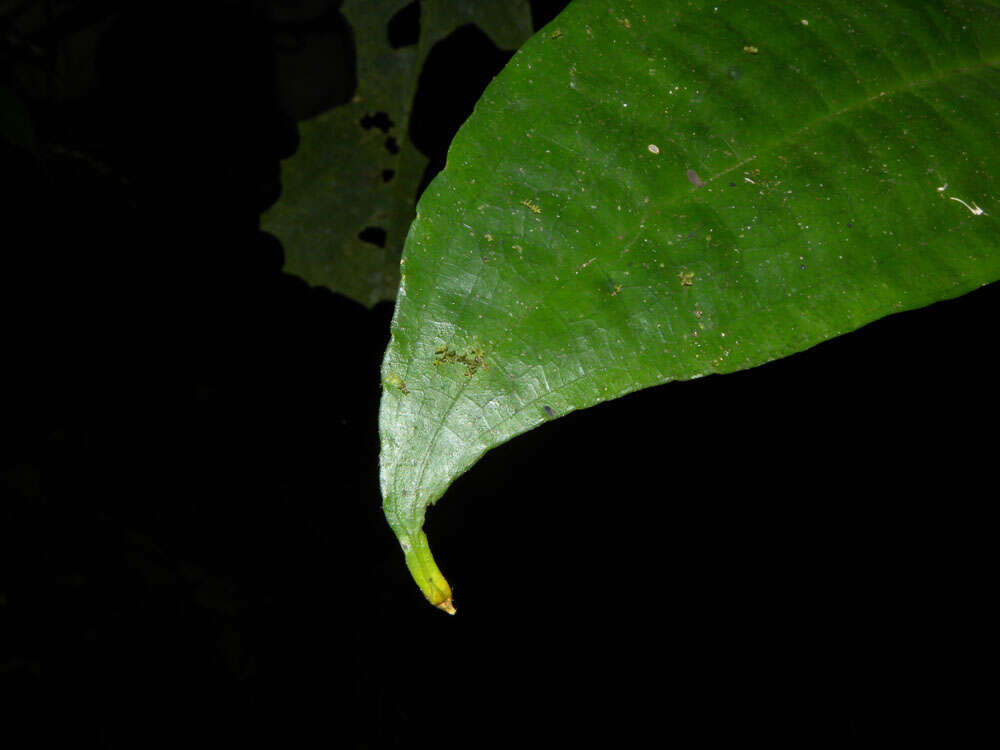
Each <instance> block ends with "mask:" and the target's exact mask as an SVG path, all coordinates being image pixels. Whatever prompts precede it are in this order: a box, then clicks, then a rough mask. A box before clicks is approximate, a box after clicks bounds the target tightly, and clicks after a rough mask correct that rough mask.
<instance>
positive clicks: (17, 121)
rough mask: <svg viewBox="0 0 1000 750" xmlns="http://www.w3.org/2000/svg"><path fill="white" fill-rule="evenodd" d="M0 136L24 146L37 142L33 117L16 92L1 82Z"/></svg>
mask: <svg viewBox="0 0 1000 750" xmlns="http://www.w3.org/2000/svg"><path fill="white" fill-rule="evenodd" d="M0 138H3V139H4V140H6V141H8V142H10V143H12V144H14V145H16V146H21V147H23V148H31V147H32V146H34V144H35V130H34V128H33V127H32V124H31V117H30V116H29V115H28V110H27V108H26V107H25V106H24V103H23V102H21V100H20V99H18V98H17V96H15V95H14V92H13V91H11V90H10V89H9V88H7V87H6V86H4V85H2V84H0Z"/></svg>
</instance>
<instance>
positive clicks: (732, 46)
mask: <svg viewBox="0 0 1000 750" xmlns="http://www.w3.org/2000/svg"><path fill="white" fill-rule="evenodd" d="M998 144H1000V11H998V10H997V8H996V7H994V6H992V5H988V4H984V3H978V2H959V1H957V0H955V1H947V0H940V1H937V2H920V3H915V2H905V1H903V0H888V1H886V2H880V3H878V4H875V3H856V2H848V1H847V0H843V1H834V2H831V1H826V2H818V1H808V2H806V1H800V2H786V1H784V0H782V1H781V2H777V1H773V0H733V1H731V2H726V1H725V0H711V2H708V1H702V0H692V1H691V2H683V3H682V2H663V1H662V0H631V1H629V0H614V1H610V2H609V1H608V0H577V2H575V3H573V4H572V5H571V6H569V8H568V9H567V10H566V11H565V12H564V13H563V14H562V15H561V16H560V17H558V18H557V19H556V20H555V21H554V22H553V23H552V24H550V25H549V26H548V27H547V28H545V29H544V30H542V31H541V32H540V33H538V34H537V35H536V36H535V37H534V38H532V39H531V40H530V41H529V42H528V43H527V44H526V45H525V46H524V48H523V49H522V50H521V51H520V52H519V53H518V54H517V55H516V56H515V57H514V58H513V59H512V60H511V62H510V64H509V65H508V66H507V68H506V69H505V70H504V71H503V73H502V74H501V75H500V76H499V77H498V78H497V79H496V80H495V81H494V82H493V84H491V86H490V87H489V88H488V90H487V91H486V93H485V94H484V96H483V98H482V100H481V101H480V103H479V105H478V107H477V110H476V113H475V114H474V115H473V117H472V118H471V119H470V120H469V121H468V122H467V123H466V125H465V126H464V127H463V129H462V130H461V131H460V132H459V134H458V136H457V137H456V138H455V140H454V142H453V144H452V147H451V150H450V152H449V157H448V167H447V169H446V170H445V171H444V172H443V173H442V174H441V175H439V177H438V178H437V179H436V180H435V181H434V182H433V183H432V184H431V186H430V187H429V188H428V190H427V192H426V194H425V196H424V197H423V198H422V200H421V202H420V205H419V206H418V209H417V219H416V221H415V222H414V224H413V226H412V228H411V230H410V235H409V237H408V239H407V244H406V248H405V252H404V255H403V278H402V283H401V285H400V289H399V298H398V305H397V309H396V315H395V319H394V321H393V325H392V339H391V342H390V344H389V348H388V351H387V352H386V356H385V361H384V366H383V378H384V381H385V382H386V383H387V384H389V383H392V382H393V379H399V380H400V381H405V383H406V392H405V393H404V392H403V391H401V390H400V389H399V388H393V387H386V388H385V389H384V391H383V396H382V406H381V416H380V429H381V439H382V457H381V482H382V492H383V497H384V507H385V513H386V516H387V518H388V520H389V523H390V524H391V525H392V528H393V529H394V531H395V532H396V534H397V535H398V537H399V539H400V541H401V543H402V546H403V549H404V551H405V552H406V556H407V562H408V564H409V565H410V569H411V571H412V572H413V573H414V577H415V578H416V580H417V583H418V584H419V585H420V586H421V588H422V590H423V591H424V593H425V594H426V595H427V596H428V598H429V599H430V600H431V601H432V602H433V603H435V604H442V605H448V606H449V607H450V598H449V597H450V592H449V590H448V586H447V583H446V582H445V581H444V579H443V578H442V577H441V576H440V573H439V572H438V570H437V568H436V566H435V565H434V562H433V559H432V558H431V557H430V553H429V552H428V551H427V542H426V538H425V536H424V534H423V531H422V530H421V529H422V525H423V521H424V513H425V510H426V508H427V506H428V505H429V504H431V503H433V502H435V501H436V500H437V498H438V497H440V496H441V494H442V493H443V492H444V491H445V489H446V488H447V487H448V486H449V484H450V483H451V482H452V481H453V480H454V479H455V478H456V477H457V476H458V475H460V474H461V473H462V472H464V471H466V470H467V469H468V468H469V467H470V466H472V465H473V464H474V463H475V462H476V461H477V460H478V459H479V458H480V457H481V456H482V455H483V453H484V452H485V451H487V450H489V449H490V448H492V447H494V446H496V445H498V444H500V443H503V442H504V441H507V440H509V439H510V438H512V437H513V436H515V435H518V434H520V433H522V432H525V431H527V430H530V429H532V428H534V427H537V426H538V425H540V424H542V423H543V422H545V421H547V420H549V419H552V418H553V417H559V416H562V415H564V414H566V413H568V412H571V411H573V410H576V409H582V408H585V407H588V406H593V405H594V404H597V403H600V402H602V401H607V400H609V399H613V398H617V397H619V396H622V395H624V394H626V393H629V392H631V391H635V390H637V389H640V388H646V387H649V386H652V385H657V384H660V383H666V382H669V381H671V380H677V379H684V378H696V377H700V376H702V375H708V374H711V373H726V372H733V371H735V370H741V369H744V368H748V367H753V366H755V365H759V364H762V363H764V362H768V361H770V360H774V359H776V358H779V357H784V356H786V355H789V354H792V353H793V352H798V351H801V350H803V349H806V348H808V347H811V346H813V345H814V344H817V343H818V342H821V341H823V340H825V339H829V338H831V337H833V336H837V335H839V334H842V333H845V332H847V331H851V330H854V329H856V328H858V327H860V326H863V325H865V324H866V323H868V322H870V321H872V320H875V319H877V318H879V317H882V316H885V315H888V314H890V313H894V312H898V311H902V310H907V309H910V308H914V307H918V306H922V305H926V304H929V303H931V302H934V301H935V300H940V299H945V298H949V297H954V296H957V295H960V294H962V293H964V292H967V291H969V290H971V289H974V288H976V287H978V286H981V285H983V284H986V283H988V282H991V281H993V280H995V279H997V278H998V277H1000V240H998V238H1000V227H998V221H997V217H998V216H1000V186H998V183H997V176H998V175H1000V145H998ZM442 351H445V352H455V353H456V360H457V358H458V355H459V354H464V355H465V357H466V359H467V360H468V359H470V358H471V359H472V360H473V361H475V362H477V367H476V368H475V370H474V371H472V368H466V367H463V366H462V365H461V363H459V362H457V361H456V362H454V363H451V362H441V361H440V352H442ZM567 500H568V499H567ZM512 596H516V593H515V592H512Z"/></svg>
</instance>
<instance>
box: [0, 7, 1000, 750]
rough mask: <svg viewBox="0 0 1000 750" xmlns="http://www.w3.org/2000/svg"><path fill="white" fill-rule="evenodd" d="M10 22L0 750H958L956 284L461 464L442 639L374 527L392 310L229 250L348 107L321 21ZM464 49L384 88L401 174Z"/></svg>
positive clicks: (980, 544)
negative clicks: (311, 127) (394, 108)
mask: <svg viewBox="0 0 1000 750" xmlns="http://www.w3.org/2000/svg"><path fill="white" fill-rule="evenodd" d="M564 4H565V3H564V2H557V1H553V2H543V1H541V0H539V1H537V2H533V3H532V7H533V12H534V17H535V21H536V26H541V25H542V24H543V23H545V22H547V21H548V20H549V19H551V18H552V17H553V16H554V14H555V13H556V12H558V10H559V9H560V8H561V7H562V6H563V5H564ZM11 5H12V4H10V3H8V4H6V6H4V7H5V9H6V8H7V7H9V6H11ZM43 5H45V6H46V7H47V8H48V10H49V11H50V17H49V21H48V22H47V23H45V24H42V25H41V26H39V27H37V28H36V29H35V30H34V31H32V33H31V34H29V35H26V36H20V37H18V36H16V35H15V36H11V34H10V32H11V30H12V29H13V28H14V27H13V26H11V18H13V16H0V30H2V31H4V33H5V35H6V37H5V39H6V41H5V42H4V45H5V46H3V47H0V49H2V50H3V52H4V60H3V65H4V67H3V76H4V78H3V79H2V80H0V82H2V83H6V84H8V85H9V86H11V87H12V88H13V89H14V90H15V91H17V93H18V94H19V95H20V96H21V97H22V98H23V99H24V100H25V102H26V103H27V104H28V107H29V110H30V113H31V116H32V120H33V123H34V127H35V129H36V131H37V141H36V145H35V147H34V148H33V149H24V148H20V147H14V146H11V145H9V144H7V143H3V145H2V146H0V148H2V162H0V164H2V181H3V183H4V187H5V188H6V189H7V190H11V191H12V192H11V193H8V196H9V197H8V198H7V199H5V201H4V202H3V204H2V208H0V212H2V216H3V217H4V221H3V230H2V231H3V234H2V235H0V248H2V261H3V265H2V267H0V306H2V307H0V314H2V317H0V333H2V335H3V341H2V354H0V357H2V359H0V362H2V369H3V372H4V373H5V374H7V375H8V376H12V377H9V379H8V382H7V385H6V386H4V388H3V391H2V394H3V395H2V401H0V406H2V425H3V430H2V443H0V449H2V450H0V469H2V471H0V491H2V492H3V494H4V498H3V502H2V505H0V685H2V691H3V692H2V694H0V717H2V720H0V747H4V748H20V747H42V746H64V747H74V748H80V747H86V748H89V747H109V748H110V747H114V748H118V747H122V748H146V747H153V748H159V747H163V748H168V747H169V748H173V747H179V746H191V745H195V746H202V745H208V744H213V745H215V746H224V747H237V746H240V745H246V744H250V743H254V744H260V743H267V744H270V745H272V746H276V747H285V746H288V747H298V746H308V747H312V746H320V745H323V746H326V747H330V746H345V747H372V748H375V747H418V746H424V745H429V744H431V743H434V744H445V743H450V744H452V745H453V746H457V747H478V746H481V745H485V744H489V743H491V742H493V741H495V740H497V739H504V740H508V741H511V742H517V743H518V744H519V745H520V744H541V743H548V742H561V743H573V744H576V743H579V742H581V741H588V740H589V741H592V742H602V743H605V744H608V745H612V746H625V747H631V746H635V745H637V744H639V743H640V742H642V743H643V744H646V743H650V742H656V743H658V744H659V743H663V744H668V743H669V744H676V745H680V746H704V747H717V746H723V745H732V744H734V743H739V744H740V745H747V744H753V745H764V744H766V745H769V746H771V747H803V748H813V747H825V748H833V747H845V748H889V747H893V748H894V747H900V748H902V747H906V748H920V747H964V746H968V744H969V739H968V738H969V737H971V736H972V734H973V732H974V731H975V729H974V728H975V727H976V717H977V716H978V715H980V711H979V704H980V702H981V700H982V701H984V700H985V696H983V697H982V699H979V698H977V694H976V692H975V687H974V683H973V682H972V680H973V678H975V677H976V676H977V675H978V674H979V673H980V672H985V671H986V670H987V663H986V658H987V655H986V653H985V652H984V651H983V649H982V645H981V644H982V643H983V636H984V635H985V634H986V633H987V632H989V631H990V629H991V628H992V625H991V623H990V622H989V621H988V620H987V613H988V612H989V610H990V607H989V606H988V605H989V604H990V600H991V599H992V598H994V593H995V592H994V590H993V587H992V586H990V585H987V583H986V581H987V580H988V575H987V573H986V571H987V570H989V569H990V567H995V559H994V555H993V553H992V549H991V546H992V545H993V541H992V537H993V534H992V532H991V529H990V527H989V525H988V524H987V523H986V519H987V515H986V510H987V508H988V504H989V503H990V501H992V500H993V499H994V498H995V495H996V490H995V484H994V483H993V482H992V478H993V472H992V469H993V467H994V464H995V462H996V460H997V457H996V450H995V446H996V440H995V438H994V437H993V430H994V429H995V427H996V419H995V416H996V412H995V408H994V403H995V401H994V393H993V388H992V386H993V384H994V380H995V372H996V370H995V366H994V363H993V360H994V354H993V351H992V350H993V344H994V341H995V334H994V326H995V322H996V320H997V311H998V310H1000V296H998V294H1000V292H998V290H997V288H996V286H991V287H987V288H984V289H981V290H979V291H977V292H975V293H973V294H970V295H967V296H965V297H963V298H961V299H957V300H953V301H950V302H946V303H942V304H937V305H934V306H932V307H930V308H927V309H924V310H920V311H915V312H910V313H905V314H902V315H897V316H893V317H890V318H888V319H885V320H882V321H879V322H877V323H874V324H872V325H870V326H868V327H866V328H865V329H863V330H861V331H858V332H856V333H854V334H851V335H848V336H845V337H842V338H840V339H837V340H834V341H831V342H828V343H826V344H823V345H821V346H818V347H816V348H814V349H812V350H810V351H808V352H805V353H803V354H800V355H797V356H794V357H790V358H788V359H786V360H783V361H780V362H776V363H773V364H770V365H767V366H764V367H760V368H757V369H755V370H752V371H748V372H744V373H740V374H735V375H730V376H725V377H709V378H705V379H702V380H698V381H693V382H687V383H676V384H671V385H669V386H665V387H661V388H654V389H651V390H648V391H644V392H641V393H637V394H634V395H632V396H629V397H627V398H625V399H622V400H620V401H617V402H614V403H611V404H605V405H602V406H600V407H597V408H594V409H591V410H587V411H585V412H581V413H577V414H573V415H571V416H569V417H567V418H565V419H561V420H557V421H556V422H553V423H552V424H549V425H546V426H544V427H543V428H541V429H538V430H536V431H534V432H532V433H529V434H528V435H525V436H523V437H521V438H518V439H517V440H515V441H513V442H512V443H510V444H508V445H505V446H502V447H500V448H497V449H496V450H494V451H492V452H491V453H490V454H489V455H487V457H486V458H485V459H484V460H483V461H482V462H481V463H480V464H479V465H478V466H477V467H476V468H475V469H474V470H473V471H471V472H470V473H469V474H468V475H466V476H465V477H462V478H461V479H460V480H459V481H458V482H456V484H455V485H454V487H453V488H452V489H451V490H450V491H449V493H448V495H447V496H446V497H445V499H444V501H443V502H442V503H441V505H440V506H439V507H436V508H435V509H433V510H432V511H431V512H430V515H429V523H428V535H429V537H430V539H431V543H432V546H433V548H434V550H435V554H436V556H437V558H438V561H439V563H440V565H441V567H442V569H443V571H444V572H445V574H446V575H447V576H448V578H449V579H450V581H451V582H452V584H453V587H454V591H455V597H456V604H457V606H458V609H459V613H458V615H456V616H455V617H452V618H449V617H447V616H446V615H444V614H442V613H440V612H438V611H437V610H435V609H433V608H431V607H430V606H428V605H427V604H426V603H425V602H424V601H423V598H422V596H421V595H420V593H419V591H418V590H417V588H416V586H415V585H414V584H413V583H412V581H411V580H410V577H409V574H408V572H407V570H406V568H405V566H404V564H403V559H402V555H401V553H400V551H399V548H398V545H397V543H396V541H395V540H394V538H393V536H392V534H391V532H390V531H389V529H388V527H387V526H386V524H385V522H384V520H383V519H382V517H381V509H380V498H379V491H378V484H377V461H378V439H377V425H376V416H377V410H378V399H379V391H380V385H379V363H380V358H381V355H382V352H383V350H384V347H385V345H386V343H387V339H388V326H389V320H390V317H391V313H392V307H391V305H390V304H388V303H384V304H381V305H378V306H377V307H375V308H374V309H373V310H368V309H365V308H364V307H362V306H360V305H358V304H356V303H354V302H352V301H350V300H347V299H345V298H342V297H339V296H338V295H335V294H332V293H330V292H328V291H326V290H323V289H315V288H310V287H309V286H307V285H306V284H305V283H304V282H302V281H301V280H299V279H296V278H294V277H290V276H287V275H284V274H282V272H281V267H282V248H281V245H280V243H279V242H278V241H277V240H276V239H275V238H273V237H271V236H268V235H266V234H264V233H261V232H260V231H259V230H258V217H259V214H260V212H261V211H263V210H264V209H265V208H266V207H267V206H268V205H270V204H271V203H272V202H273V201H274V200H276V199H277V196H278V194H279V182H278V165H279V160H280V159H281V158H283V157H287V156H288V155H290V154H291V153H293V152H294V150H295V148H296V130H295V121H296V119H301V118H303V117H306V116H310V115H312V114H315V113H317V112H319V111H323V110H324V109H327V108H329V107H330V106H336V105H337V104H338V103H341V102H344V101H347V100H348V99H349V98H350V96H351V95H352V93H353V86H354V85H355V84H354V80H353V79H352V75H353V72H352V65H353V37H352V32H351V30H350V28H349V27H348V26H347V24H346V21H345V20H344V19H343V17H342V16H341V15H340V13H339V11H338V5H339V3H337V2H329V3H323V2H307V1H306V0H302V2H293V1H292V0H289V1H288V2H285V3H265V2H257V3H250V2H209V1H206V2H197V3H195V2H173V3H170V4H161V3H126V2H89V3H82V2H79V3H43ZM276 7H277V8H280V10H281V12H280V14H279V13H277V12H276V11H275V10H274V9H275V8H276ZM57 11H58V12H57ZM387 23H388V19H387ZM81 29H95V30H96V31H95V32H94V33H93V34H92V35H90V36H86V35H84V36H85V37H86V38H88V39H91V40H92V41H93V44H92V46H91V47H86V45H84V47H85V49H84V51H83V52H77V53H75V54H76V57H74V58H73V60H75V61H76V69H75V70H73V69H71V70H70V71H69V72H67V71H65V70H63V71H62V72H61V73H60V76H61V77H60V76H56V75H55V72H54V66H55V63H54V62H53V61H54V59H55V55H56V50H59V49H64V48H65V43H66V40H68V39H78V38H79V34H80V30H81ZM397 32H398V33H402V36H401V37H400V38H401V39H402V42H403V43H406V42H407V40H408V39H409V38H410V36H412V29H411V30H410V31H409V32H408V31H407V30H406V29H402V31H400V30H399V29H396V31H395V32H394V33H397ZM387 33H388V31H387ZM407 34H409V35H410V36H407ZM480 41H481V37H480V36H479V35H478V34H477V33H474V32H473V31H471V30H468V29H466V30H464V31H462V32H460V33H459V34H457V35H456V36H455V37H452V38H449V39H447V40H445V41H444V42H442V43H441V44H440V46H439V48H438V49H436V50H435V51H434V52H433V53H432V56H431V62H429V63H428V65H427V67H426V68H425V70H424V71H423V75H422V76H421V81H420V86H421V90H420V93H419V94H418V102H419V104H420V106H419V107H417V108H416V110H415V111H416V112H417V114H418V115H419V118H418V119H417V121H415V122H414V123H413V125H412V130H411V132H412V133H414V137H415V139H416V141H417V143H418V144H419V145H421V148H422V149H426V150H427V153H428V156H430V157H431V158H432V160H434V161H435V163H438V164H440V163H442V161H443V155H444V150H445V149H446V147H447V144H448V142H449V140H450V138H451V136H452V135H453V133H454V130H455V128H456V127H457V125H458V124H459V123H460V122H461V121H462V120H463V119H464V117H465V116H467V115H468V113H469V112H471V109H472V105H473V103H474V102H475V100H476V98H477V97H478V95H479V93H480V92H481V90H482V88H483V87H484V86H485V84H486V83H487V82H488V81H489V79H490V78H491V77H492V76H493V75H495V74H496V72H498V71H499V69H500V68H501V67H502V65H503V63H504V62H505V60H506V59H507V57H508V56H509V53H500V52H498V51H497V50H495V49H491V48H489V47H488V46H487V45H483V44H481V43H480ZM60 45H63V46H62V47H61V46H60ZM331 50H333V51H332V52H331ZM87 65H91V66H92V67H91V68H87V67H86V66H87ZM302 71H310V73H309V75H308V76H304V75H303V73H302ZM74 72H75V73H78V74H79V79H80V81H82V83H80V81H76V79H75V78H74V77H73V74H74ZM73 85H77V86H78V87H82V88H80V89H79V90H74V91H73V92H72V93H73V95H72V96H70V95H67V94H66V91H65V89H66V87H67V86H70V87H72V86H73ZM650 733H654V734H653V735H652V738H651V737H650ZM994 742H995V739H994ZM55 743H59V745H56V744H55Z"/></svg>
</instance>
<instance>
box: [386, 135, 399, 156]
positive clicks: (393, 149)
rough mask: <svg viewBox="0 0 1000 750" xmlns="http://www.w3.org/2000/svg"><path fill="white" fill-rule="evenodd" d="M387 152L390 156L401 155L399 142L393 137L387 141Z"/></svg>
mask: <svg viewBox="0 0 1000 750" xmlns="http://www.w3.org/2000/svg"><path fill="white" fill-rule="evenodd" d="M385 150H386V151H388V152H389V153H390V154H398V153H399V141H397V140H396V139H395V138H393V137H392V136H391V135H390V136H389V137H388V138H386V139H385Z"/></svg>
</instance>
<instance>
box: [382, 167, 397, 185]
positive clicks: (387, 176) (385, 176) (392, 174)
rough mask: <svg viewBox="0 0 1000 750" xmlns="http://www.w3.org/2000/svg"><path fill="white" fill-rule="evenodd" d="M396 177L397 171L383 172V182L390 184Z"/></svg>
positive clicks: (385, 170) (386, 170)
mask: <svg viewBox="0 0 1000 750" xmlns="http://www.w3.org/2000/svg"><path fill="white" fill-rule="evenodd" d="M395 176H396V170H395V169H383V170H382V182H389V180H391V179H392V178H393V177H395Z"/></svg>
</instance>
